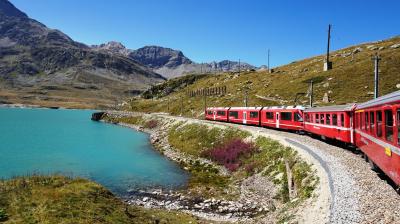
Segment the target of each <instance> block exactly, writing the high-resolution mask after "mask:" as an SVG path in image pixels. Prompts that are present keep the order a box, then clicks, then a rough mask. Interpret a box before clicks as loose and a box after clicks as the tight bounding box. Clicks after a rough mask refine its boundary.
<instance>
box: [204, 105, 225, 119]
mask: <svg viewBox="0 0 400 224" xmlns="http://www.w3.org/2000/svg"><path fill="white" fill-rule="evenodd" d="M229 108H230V107H207V109H206V113H205V117H206V120H212V121H225V122H228V121H229V120H228V112H229Z"/></svg>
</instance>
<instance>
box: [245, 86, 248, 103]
mask: <svg viewBox="0 0 400 224" xmlns="http://www.w3.org/2000/svg"><path fill="white" fill-rule="evenodd" d="M247 94H248V90H247V89H246V90H245V91H244V106H245V107H247Z"/></svg>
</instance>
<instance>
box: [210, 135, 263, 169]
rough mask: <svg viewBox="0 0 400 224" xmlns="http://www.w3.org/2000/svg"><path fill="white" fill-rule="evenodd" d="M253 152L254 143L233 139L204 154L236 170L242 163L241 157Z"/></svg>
mask: <svg viewBox="0 0 400 224" xmlns="http://www.w3.org/2000/svg"><path fill="white" fill-rule="evenodd" d="M253 152H255V147H254V145H253V144H252V143H246V142H244V141H243V140H242V139H232V140H230V141H227V142H226V143H225V144H222V145H219V146H217V147H215V148H212V149H210V150H206V151H204V152H203V156H205V157H208V158H211V159H212V160H214V161H216V162H217V163H219V164H221V165H224V166H225V167H226V168H227V169H228V170H230V171H236V170H237V169H238V168H239V167H240V165H241V162H240V158H241V157H244V158H246V157H248V156H249V155H251V154H252V153H253Z"/></svg>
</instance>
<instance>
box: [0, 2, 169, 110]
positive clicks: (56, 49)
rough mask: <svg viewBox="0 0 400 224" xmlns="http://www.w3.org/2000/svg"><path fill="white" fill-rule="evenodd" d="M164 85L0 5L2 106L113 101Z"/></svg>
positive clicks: (131, 64)
mask: <svg viewBox="0 0 400 224" xmlns="http://www.w3.org/2000/svg"><path fill="white" fill-rule="evenodd" d="M164 80H165V78H164V77H163V76H161V75H159V74H157V73H155V72H153V71H152V70H151V69H149V68H148V67H147V66H144V65H142V64H140V63H138V62H137V61H135V60H133V59H131V58H129V57H125V56H123V55H119V54H113V53H110V52H106V51H101V52H100V51H97V50H94V49H92V48H91V47H89V46H87V45H85V44H82V43H79V42H76V41H74V40H72V39H71V38H70V37H68V36H67V35H66V34H64V33H62V32H61V31H59V30H55V29H50V28H48V27H46V26H45V25H43V24H41V23H40V22H38V21H36V20H34V19H31V18H29V17H28V16H27V15H26V14H25V13H23V12H21V11H20V10H18V9H17V8H16V7H14V5H12V4H11V3H10V2H9V1H7V0H0V87H1V91H0V100H1V101H3V102H8V101H11V102H15V101H17V102H21V101H29V102H32V101H35V100H44V101H53V102H54V101H55V102H59V101H68V100H70V99H69V98H68V97H67V98H66V96H68V95H73V96H74V97H75V98H76V99H78V101H79V100H80V98H90V99H94V100H95V101H96V100H98V101H104V100H105V99H108V100H109V101H110V100H113V101H114V100H115V97H117V96H118V97H124V96H129V95H130V94H131V93H138V92H140V91H143V90H145V89H147V88H148V87H150V86H151V85H154V84H157V83H160V82H163V81H164ZM71 97H72V96H71ZM12 98H17V99H19V100H15V99H12ZM24 99H25V100H24ZM109 101H108V102H109ZM91 102H94V101H92V100H91ZM100 103H104V102H100Z"/></svg>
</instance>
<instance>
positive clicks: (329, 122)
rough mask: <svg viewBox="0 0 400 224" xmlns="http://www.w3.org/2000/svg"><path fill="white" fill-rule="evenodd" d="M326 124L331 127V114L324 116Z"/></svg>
mask: <svg viewBox="0 0 400 224" xmlns="http://www.w3.org/2000/svg"><path fill="white" fill-rule="evenodd" d="M326 124H327V125H331V114H326Z"/></svg>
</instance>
